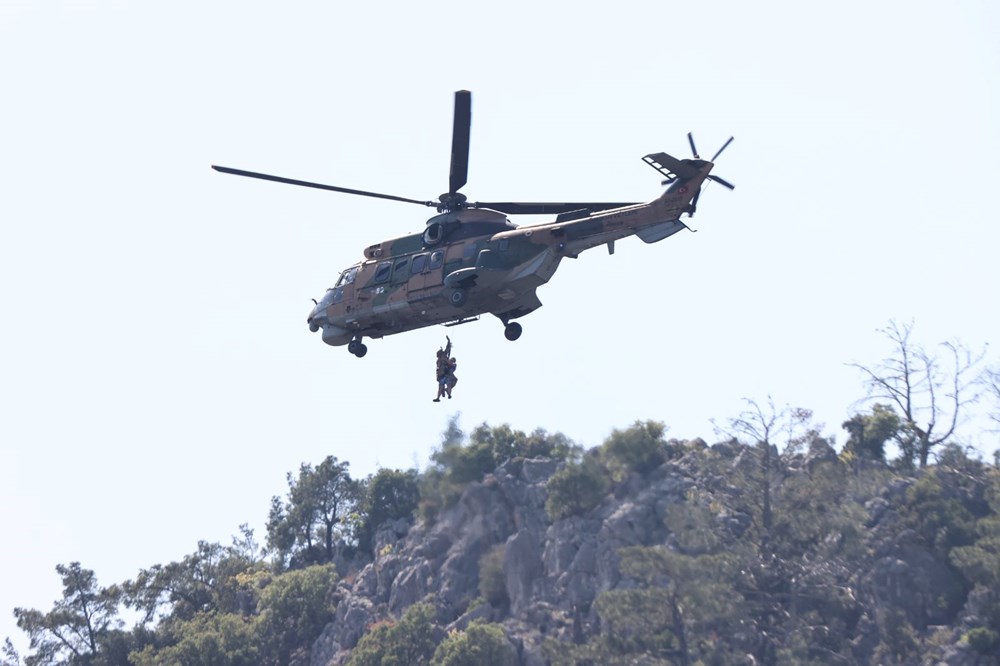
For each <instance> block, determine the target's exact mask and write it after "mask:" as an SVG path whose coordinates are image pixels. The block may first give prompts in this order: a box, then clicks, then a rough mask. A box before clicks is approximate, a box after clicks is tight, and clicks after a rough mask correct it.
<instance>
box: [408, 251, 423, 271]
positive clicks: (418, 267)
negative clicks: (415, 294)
mask: <svg viewBox="0 0 1000 666" xmlns="http://www.w3.org/2000/svg"><path fill="white" fill-rule="evenodd" d="M426 266H427V255H426V254H418V255H415V256H414V257H413V263H411V264H410V273H412V274H413V275H416V274H417V273H423V272H424V268H426Z"/></svg>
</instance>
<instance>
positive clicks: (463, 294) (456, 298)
mask: <svg viewBox="0 0 1000 666" xmlns="http://www.w3.org/2000/svg"><path fill="white" fill-rule="evenodd" d="M448 300H449V301H450V302H451V304H452V305H454V306H455V307H456V308H460V307H462V306H463V305H465V302H466V301H467V300H469V292H467V291H466V290H465V289H456V290H455V291H453V292H451V296H449V297H448Z"/></svg>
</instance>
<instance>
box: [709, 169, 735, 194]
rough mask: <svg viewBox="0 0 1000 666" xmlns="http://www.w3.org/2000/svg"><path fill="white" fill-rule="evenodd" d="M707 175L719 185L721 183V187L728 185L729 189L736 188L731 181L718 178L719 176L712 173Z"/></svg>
mask: <svg viewBox="0 0 1000 666" xmlns="http://www.w3.org/2000/svg"><path fill="white" fill-rule="evenodd" d="M708 177H709V178H711V179H712V180H714V181H715V182H717V183H718V184H719V185H722V186H723V187H728V188H729V189H731V190H735V189H736V186H735V185H733V184H732V183H730V182H729V181H728V180H725V179H723V178H720V177H718V176H716V175H715V174H714V173H710V174H708Z"/></svg>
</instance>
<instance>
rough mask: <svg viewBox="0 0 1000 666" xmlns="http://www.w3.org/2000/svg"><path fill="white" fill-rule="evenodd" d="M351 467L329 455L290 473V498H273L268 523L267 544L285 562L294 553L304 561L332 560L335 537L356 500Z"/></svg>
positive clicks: (356, 490)
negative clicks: (350, 472) (297, 471)
mask: <svg viewBox="0 0 1000 666" xmlns="http://www.w3.org/2000/svg"><path fill="white" fill-rule="evenodd" d="M349 466H350V463H347V462H343V463H342V462H339V461H338V460H337V458H335V457H334V456H327V457H326V458H325V459H324V460H323V462H321V463H320V464H319V465H317V466H316V468H315V469H314V468H313V467H312V465H307V464H305V463H302V465H301V466H300V467H299V475H298V477H297V478H296V477H293V476H292V474H291V472H289V473H288V499H287V500H286V501H285V502H284V503H282V501H281V499H280V498H278V497H273V498H272V499H271V513H270V516H269V517H268V522H267V542H268V546H269V547H270V548H272V549H273V550H274V551H276V552H277V554H278V556H279V557H280V559H281V561H282V562H285V560H286V559H287V558H289V556H294V555H298V556H299V559H301V560H302V561H303V562H304V563H310V562H317V561H320V562H329V561H330V560H332V559H333V554H334V549H333V546H334V542H335V536H336V535H337V533H338V532H339V531H340V529H341V525H342V523H343V521H344V519H345V518H346V517H347V516H348V515H349V514H350V513H351V512H352V511H353V509H354V505H355V503H356V501H357V495H358V484H357V483H355V482H354V481H353V480H352V479H351V476H350V474H349V473H348V471H347V469H348V467H349Z"/></svg>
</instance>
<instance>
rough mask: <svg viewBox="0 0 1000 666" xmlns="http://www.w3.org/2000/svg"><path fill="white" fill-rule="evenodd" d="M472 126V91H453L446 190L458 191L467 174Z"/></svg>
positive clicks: (463, 183)
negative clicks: (453, 112) (453, 100)
mask: <svg viewBox="0 0 1000 666" xmlns="http://www.w3.org/2000/svg"><path fill="white" fill-rule="evenodd" d="M471 126H472V93H470V92H469V91H468V90H459V91H458V92H456V93H455V124H454V126H453V127H452V133H451V173H450V176H449V178H448V192H458V190H460V189H461V188H462V186H463V185H465V181H466V179H467V178H468V176H469V130H470V127H471Z"/></svg>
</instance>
